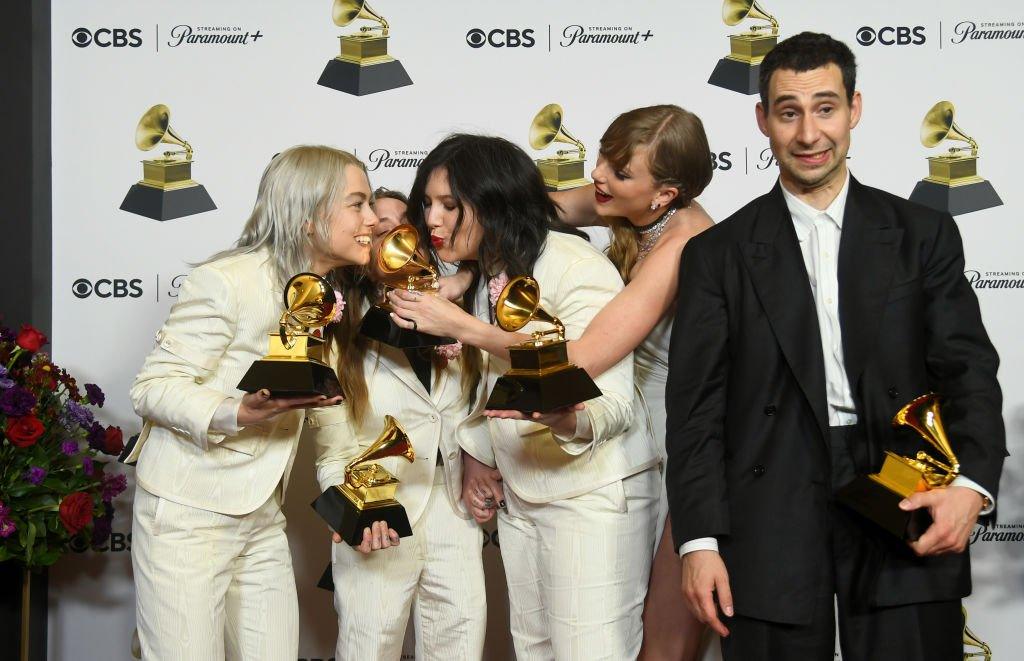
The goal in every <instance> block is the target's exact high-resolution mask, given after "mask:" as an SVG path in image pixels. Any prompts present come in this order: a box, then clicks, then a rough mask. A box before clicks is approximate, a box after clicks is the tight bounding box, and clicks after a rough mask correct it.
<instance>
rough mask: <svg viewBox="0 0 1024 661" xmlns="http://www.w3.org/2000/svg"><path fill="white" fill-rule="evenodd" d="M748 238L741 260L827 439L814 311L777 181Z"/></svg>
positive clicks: (823, 392) (794, 232)
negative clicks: (749, 239) (749, 238)
mask: <svg viewBox="0 0 1024 661" xmlns="http://www.w3.org/2000/svg"><path fill="white" fill-rule="evenodd" d="M751 239H752V240H751V241H749V242H746V243H743V244H741V246H740V248H741V251H742V253H743V259H744V262H745V263H746V265H747V269H748V270H749V272H750V276H751V281H752V282H753V284H754V289H755V290H756V291H757V296H758V299H759V300H760V301H761V306H762V307H763V308H764V311H765V314H766V315H767V317H768V320H769V322H770V323H771V326H772V331H773V332H774V333H775V338H776V340H777V341H778V343H779V347H780V348H781V349H782V354H783V355H784V356H785V358H786V362H787V363H789V366H790V369H792V370H793V375H794V376H795V377H796V380H797V382H798V383H799V384H800V389H801V390H802V391H803V393H804V396H805V397H807V401H808V402H809V404H810V406H811V410H813V411H814V417H815V419H816V420H817V422H818V427H819V428H820V429H821V433H822V440H823V441H825V442H828V411H827V409H826V399H825V366H824V361H823V359H822V355H821V333H820V332H819V330H818V316H817V311H816V309H815V306H814V296H813V295H812V293H811V283H810V280H809V279H808V277H807V269H806V267H805V266H804V259H803V255H802V254H801V252H800V244H799V243H798V241H797V237H796V230H795V229H794V228H793V220H792V217H791V216H790V214H789V208H788V207H787V206H786V200H785V198H784V197H783V196H782V188H781V186H780V185H779V184H776V185H775V188H774V189H773V190H772V192H771V193H769V194H768V195H766V196H765V198H764V204H763V205H762V206H761V209H760V211H759V212H758V216H757V220H756V221H755V226H754V230H753V233H752V236H751Z"/></svg>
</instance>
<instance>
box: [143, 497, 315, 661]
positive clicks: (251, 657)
mask: <svg viewBox="0 0 1024 661" xmlns="http://www.w3.org/2000/svg"><path fill="white" fill-rule="evenodd" d="M279 491H280V489H276V490H275V492H274V495H272V496H271V497H270V498H269V499H268V500H267V501H266V502H265V503H264V504H263V505H262V506H260V507H259V508H258V509H257V510H256V511H254V512H252V513H250V514H244V515H241V516H232V515H228V514H220V513H217V512H210V511H207V510H201V509H197V508H195V507H189V506H188V505H181V504H179V503H175V502H172V501H170V500H167V499H165V498H160V497H158V496H155V495H153V494H151V493H149V492H148V491H146V490H145V489H143V488H142V487H137V488H136V489H135V506H134V513H133V521H132V567H133V569H134V572H135V593H136V617H137V620H138V628H139V641H140V642H141V643H142V658H143V659H144V660H145V661H216V660H218V659H225V658H227V659H239V660H244V661H278V660H280V661H285V660H288V661H293V660H294V659H296V658H297V657H298V652H299V610H298V598H297V596H296V593H295V575H294V573H293V572H292V560H291V552H290V551H289V550H288V540H287V538H286V537H285V532H284V529H285V519H284V513H283V512H281V505H280V495H279Z"/></svg>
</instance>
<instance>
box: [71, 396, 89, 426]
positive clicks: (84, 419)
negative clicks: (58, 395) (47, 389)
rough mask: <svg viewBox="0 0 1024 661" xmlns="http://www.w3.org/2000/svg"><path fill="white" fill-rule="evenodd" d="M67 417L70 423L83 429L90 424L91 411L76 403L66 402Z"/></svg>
mask: <svg viewBox="0 0 1024 661" xmlns="http://www.w3.org/2000/svg"><path fill="white" fill-rule="evenodd" d="M67 417H68V419H69V420H71V421H72V422H75V423H78V424H79V425H81V426H83V427H85V426H86V425H88V424H89V423H91V422H92V411H90V410H89V409H87V408H85V407H84V406H82V405H81V404H79V403H78V402H71V401H69V402H68V408H67Z"/></svg>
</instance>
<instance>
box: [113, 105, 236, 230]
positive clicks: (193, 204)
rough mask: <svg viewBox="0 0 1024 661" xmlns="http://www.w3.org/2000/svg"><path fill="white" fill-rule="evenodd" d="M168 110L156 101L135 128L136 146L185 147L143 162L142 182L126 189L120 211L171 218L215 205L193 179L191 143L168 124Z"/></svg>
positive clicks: (195, 212) (153, 217)
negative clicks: (161, 145) (165, 145)
mask: <svg viewBox="0 0 1024 661" xmlns="http://www.w3.org/2000/svg"><path fill="white" fill-rule="evenodd" d="M170 120H171V110H170V108H168V107H167V106H165V105H163V104H162V103H158V104H157V105H155V106H153V107H152V108H150V109H149V110H147V111H146V114H144V115H143V116H142V119H140V120H139V124H138V126H136V127H135V146H136V147H138V148H139V149H141V150H142V151H149V150H150V149H152V148H153V147H156V146H157V145H159V144H161V143H163V144H168V145H178V146H179V147H183V148H184V150H183V151H182V150H178V151H165V152H164V154H163V157H162V158H154V159H152V160H145V161H142V181H140V182H139V183H137V184H134V185H133V186H132V187H131V188H129V189H128V194H127V195H125V196H124V201H123V202H121V210H122V211H127V212H129V213H134V214H138V215H140V216H145V217H146V218H152V219H153V220H171V219H172V218H181V217H182V216H191V215H193V214H197V213H202V212H204V211H211V210H213V209H216V208H217V205H215V204H214V203H213V200H212V199H211V198H210V194H209V193H207V192H206V189H205V188H203V186H202V184H199V183H196V182H195V181H193V179H192V146H191V145H190V144H188V141H186V140H184V139H183V138H182V137H181V136H179V135H178V134H177V133H175V132H174V131H173V130H172V129H171V126H170Z"/></svg>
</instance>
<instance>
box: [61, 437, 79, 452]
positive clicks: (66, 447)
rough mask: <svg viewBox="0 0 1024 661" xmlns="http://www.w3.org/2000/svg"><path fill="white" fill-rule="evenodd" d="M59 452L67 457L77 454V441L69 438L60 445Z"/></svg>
mask: <svg viewBox="0 0 1024 661" xmlns="http://www.w3.org/2000/svg"><path fill="white" fill-rule="evenodd" d="M60 451H61V452H62V453H64V454H66V455H67V456H69V457H72V456H74V455H76V454H78V441H76V440H74V439H73V438H69V439H68V440H66V441H64V442H63V443H61V444H60Z"/></svg>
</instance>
